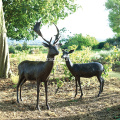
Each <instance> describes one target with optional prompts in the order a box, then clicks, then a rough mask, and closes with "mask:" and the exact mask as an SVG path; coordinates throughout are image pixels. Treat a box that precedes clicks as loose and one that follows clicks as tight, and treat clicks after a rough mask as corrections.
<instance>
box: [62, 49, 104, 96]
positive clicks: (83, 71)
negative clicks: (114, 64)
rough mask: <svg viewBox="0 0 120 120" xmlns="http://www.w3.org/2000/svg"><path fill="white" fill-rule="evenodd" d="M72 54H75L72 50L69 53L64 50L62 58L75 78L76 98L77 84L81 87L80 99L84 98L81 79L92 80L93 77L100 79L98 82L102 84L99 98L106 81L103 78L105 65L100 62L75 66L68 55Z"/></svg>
mask: <svg viewBox="0 0 120 120" xmlns="http://www.w3.org/2000/svg"><path fill="white" fill-rule="evenodd" d="M72 52H73V50H71V51H69V52H67V51H64V50H63V55H62V58H64V59H65V61H66V65H67V67H68V69H69V71H70V72H71V73H72V75H73V76H74V77H75V81H76V94H75V97H76V95H77V82H78V84H79V86H80V91H81V96H80V98H82V96H83V92H82V89H81V83H80V77H85V78H90V77H93V76H96V77H97V78H98V81H99V82H100V90H99V94H98V96H99V95H100V93H101V92H102V91H103V86H104V79H103V78H102V77H101V74H102V72H103V71H104V67H103V65H102V64H100V63H98V62H91V63H84V64H79V63H78V64H73V63H72V62H71V61H70V58H69V55H68V54H70V53H72Z"/></svg>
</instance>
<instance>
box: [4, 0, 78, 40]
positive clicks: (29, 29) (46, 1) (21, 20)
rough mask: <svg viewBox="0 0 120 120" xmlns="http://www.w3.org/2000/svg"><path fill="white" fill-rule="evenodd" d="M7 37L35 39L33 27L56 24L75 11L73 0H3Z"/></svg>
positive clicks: (75, 6)
mask: <svg viewBox="0 0 120 120" xmlns="http://www.w3.org/2000/svg"><path fill="white" fill-rule="evenodd" d="M3 8H4V12H5V20H6V22H5V23H6V28H7V36H8V37H9V38H10V39H16V40H20V39H27V40H31V39H33V38H36V37H37V35H36V34H35V32H34V31H33V25H34V24H35V22H36V21H38V20H39V19H42V23H43V24H47V23H53V22H54V23H56V22H57V21H58V20H59V19H64V18H65V17H67V16H68V15H69V14H71V13H73V12H75V11H76V9H77V5H76V4H74V0H3Z"/></svg>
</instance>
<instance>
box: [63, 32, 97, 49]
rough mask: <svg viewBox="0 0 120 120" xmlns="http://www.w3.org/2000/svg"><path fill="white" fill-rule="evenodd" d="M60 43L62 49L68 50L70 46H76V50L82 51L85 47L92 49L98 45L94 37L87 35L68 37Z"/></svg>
mask: <svg viewBox="0 0 120 120" xmlns="http://www.w3.org/2000/svg"><path fill="white" fill-rule="evenodd" d="M61 42H63V43H64V45H63V48H68V47H69V46H72V45H77V46H78V47H77V49H82V47H83V46H85V47H89V46H91V47H93V46H94V45H97V44H98V41H97V40H96V38H95V37H91V36H89V35H86V36H83V35H82V34H81V33H80V34H75V35H74V36H73V37H69V38H68V39H62V40H61Z"/></svg>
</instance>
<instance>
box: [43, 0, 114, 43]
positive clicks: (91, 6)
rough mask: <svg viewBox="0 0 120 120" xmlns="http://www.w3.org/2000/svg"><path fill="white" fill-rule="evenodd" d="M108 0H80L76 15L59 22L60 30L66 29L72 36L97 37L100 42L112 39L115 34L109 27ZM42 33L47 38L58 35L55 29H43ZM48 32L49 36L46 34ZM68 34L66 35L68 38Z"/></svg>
mask: <svg viewBox="0 0 120 120" xmlns="http://www.w3.org/2000/svg"><path fill="white" fill-rule="evenodd" d="M105 2H106V0H78V1H77V3H78V4H79V5H81V7H82V8H79V9H78V10H77V11H76V12H75V13H73V14H71V15H69V16H68V17H66V18H65V19H64V20H59V21H58V24H57V26H58V28H59V29H62V28H63V27H65V28H66V29H67V30H69V31H70V32H71V33H70V34H69V35H72V34H76V33H77V34H80V33H82V35H83V36H86V35H90V36H91V37H95V38H96V39H97V40H98V41H99V42H101V41H105V40H106V39H107V38H112V37H113V36H114V33H113V32H112V29H111V28H110V27H109V20H108V14H109V11H108V10H106V8H105ZM41 30H42V33H43V36H44V37H45V38H47V39H48V38H49V39H50V37H51V36H53V35H54V34H56V31H55V30H56V29H55V27H53V25H52V26H50V27H49V29H48V27H47V26H45V27H44V26H43V27H42V29H41ZM46 32H47V34H46ZM67 34H68V33H65V34H64V36H66V35H67Z"/></svg>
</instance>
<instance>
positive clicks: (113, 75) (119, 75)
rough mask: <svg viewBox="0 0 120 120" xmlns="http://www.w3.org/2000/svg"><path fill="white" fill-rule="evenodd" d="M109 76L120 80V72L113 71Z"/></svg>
mask: <svg viewBox="0 0 120 120" xmlns="http://www.w3.org/2000/svg"><path fill="white" fill-rule="evenodd" d="M109 76H110V77H115V78H119V79H120V73H119V72H114V71H111V72H109Z"/></svg>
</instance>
